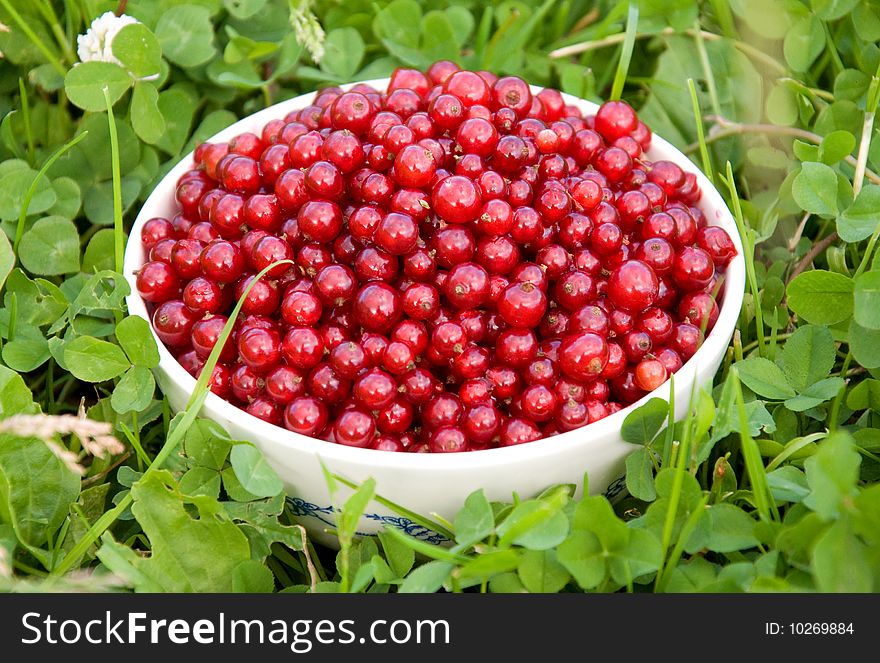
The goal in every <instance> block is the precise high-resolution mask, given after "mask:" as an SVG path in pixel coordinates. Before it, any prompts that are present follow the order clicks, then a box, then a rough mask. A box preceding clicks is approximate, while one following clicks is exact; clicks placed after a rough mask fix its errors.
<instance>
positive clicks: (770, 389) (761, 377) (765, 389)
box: [734, 357, 794, 401]
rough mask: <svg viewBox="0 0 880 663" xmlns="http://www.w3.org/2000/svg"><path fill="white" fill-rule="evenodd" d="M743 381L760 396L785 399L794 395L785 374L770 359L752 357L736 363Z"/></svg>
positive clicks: (779, 399)
mask: <svg viewBox="0 0 880 663" xmlns="http://www.w3.org/2000/svg"><path fill="white" fill-rule="evenodd" d="M734 366H735V367H736V370H737V372H738V373H739V378H740V380H742V383H743V384H744V385H746V386H747V387H748V388H749V389H751V390H752V391H754V392H755V393H756V394H758V395H759V396H764V397H765V398H770V399H772V400H777V401H783V400H785V399H787V398H791V397H792V396H794V389H792V388H791V387H790V386H789V384H788V381H787V380H786V379H785V374H784V373H783V372H782V369H781V368H779V366H777V365H776V364H774V363H773V362H772V361H770V360H769V359H764V358H763V357H750V358H749V359H743V360H742V361H738V362H736V364H734Z"/></svg>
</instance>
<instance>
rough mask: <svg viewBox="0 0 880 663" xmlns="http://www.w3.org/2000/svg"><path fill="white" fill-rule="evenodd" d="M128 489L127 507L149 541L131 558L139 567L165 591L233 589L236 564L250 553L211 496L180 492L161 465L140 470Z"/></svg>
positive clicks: (138, 586) (246, 541)
mask: <svg viewBox="0 0 880 663" xmlns="http://www.w3.org/2000/svg"><path fill="white" fill-rule="evenodd" d="M131 494H132V497H133V498H134V504H132V507H131V511H132V513H133V514H134V516H135V518H137V521H138V523H140V525H141V527H142V528H143V530H144V534H145V535H146V536H147V538H148V539H149V541H150V545H151V554H150V556H149V557H146V558H140V559H138V560H137V561H136V562H135V563H134V566H135V567H136V568H137V569H138V570H139V571H140V572H141V573H143V574H144V575H145V576H146V577H147V578H149V579H150V580H151V581H152V582H153V583H155V584H156V585H158V586H160V587H161V588H162V589H163V590H164V591H169V592H229V591H232V589H233V582H234V577H235V573H234V571H235V568H236V567H237V566H238V565H239V564H240V563H241V562H242V561H244V560H248V559H250V558H251V556H250V546H249V544H248V540H247V538H246V537H245V535H244V533H243V532H242V531H241V530H240V529H239V528H238V527H237V526H236V525H235V523H233V522H232V521H231V520H229V518H228V517H227V516H225V515H224V511H223V508H222V507H221V506H220V504H219V503H218V502H217V501H216V500H214V499H212V498H210V497H206V496H199V497H194V496H185V495H183V494H181V493H180V492H179V491H178V489H177V486H176V484H175V482H174V479H173V478H172V476H171V474H170V473H169V472H168V471H166V470H159V471H157V472H153V473H152V474H150V475H147V476H144V477H143V478H142V479H141V480H140V481H138V482H137V483H135V484H134V486H132V489H131ZM186 503H191V504H193V505H194V506H195V507H196V510H197V512H198V518H193V517H192V516H191V515H190V513H189V512H188V511H187V510H186V508H185V505H186ZM135 589H136V590H139V591H142V590H144V589H145V587H144V586H141V585H136V586H135Z"/></svg>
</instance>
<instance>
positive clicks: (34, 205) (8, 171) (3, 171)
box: [0, 159, 58, 221]
mask: <svg viewBox="0 0 880 663" xmlns="http://www.w3.org/2000/svg"><path fill="white" fill-rule="evenodd" d="M36 176H37V171H35V170H31V168H30V167H29V166H28V165H27V164H26V163H25V162H24V161H18V160H17V159H10V160H8V161H3V162H2V163H0V180H2V181H3V186H2V187H0V219H2V220H5V221H13V220H18V215H19V213H20V212H21V207H22V205H24V197H25V194H26V193H27V191H28V189H29V188H30V186H31V184H32V183H33V181H34V178H35V177H36ZM57 200H58V197H57V195H56V194H55V190H54V189H53V188H52V183H51V182H50V181H49V179H48V178H47V177H46V176H45V175H44V176H42V177H40V180H39V182H37V187H36V189H35V190H34V195H33V197H32V198H31V200H30V204H29V205H28V215H34V214H42V213H43V212H46V211H47V210H48V209H49V208H51V207H52V206H53V205H54V204H55V203H56V202H57Z"/></svg>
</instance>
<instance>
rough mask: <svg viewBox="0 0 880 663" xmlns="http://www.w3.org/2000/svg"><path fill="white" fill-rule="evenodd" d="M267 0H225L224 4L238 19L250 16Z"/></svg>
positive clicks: (263, 5) (264, 4)
mask: <svg viewBox="0 0 880 663" xmlns="http://www.w3.org/2000/svg"><path fill="white" fill-rule="evenodd" d="M266 1H267V0H223V6H224V7H226V9H227V11H229V13H230V14H231V15H232V16H234V17H235V18H238V19H246V18H250V17H251V16H253V15H254V14H256V13H257V12H258V11H260V10H261V9H262V8H263V7H265V6H266Z"/></svg>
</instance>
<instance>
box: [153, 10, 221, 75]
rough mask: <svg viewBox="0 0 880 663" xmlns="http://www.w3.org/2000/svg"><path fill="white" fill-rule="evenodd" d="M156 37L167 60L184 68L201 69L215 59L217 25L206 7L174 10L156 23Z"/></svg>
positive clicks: (164, 13) (167, 11)
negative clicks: (212, 20)
mask: <svg viewBox="0 0 880 663" xmlns="http://www.w3.org/2000/svg"><path fill="white" fill-rule="evenodd" d="M156 34H157V35H158V36H159V43H160V44H161V45H162V53H163V54H164V55H165V57H166V58H168V60H170V61H171V62H173V63H174V64H176V65H180V66H181V67H184V68H189V67H198V66H199V65H202V64H205V63H206V62H208V60H210V59H211V58H212V57H214V52H215V51H214V26H213V24H212V23H211V14H210V12H209V11H208V10H207V9H206V8H204V7H197V6H194V5H176V6H174V7H170V8H169V9H167V10H166V11H164V12H163V13H162V16H161V17H160V18H159V21H158V23H156Z"/></svg>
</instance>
